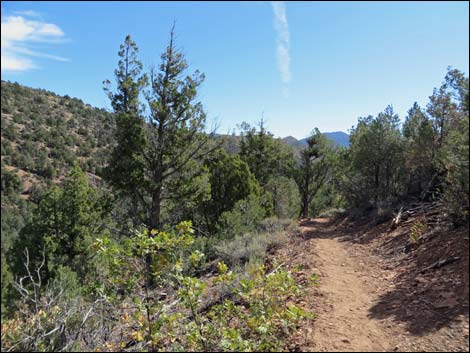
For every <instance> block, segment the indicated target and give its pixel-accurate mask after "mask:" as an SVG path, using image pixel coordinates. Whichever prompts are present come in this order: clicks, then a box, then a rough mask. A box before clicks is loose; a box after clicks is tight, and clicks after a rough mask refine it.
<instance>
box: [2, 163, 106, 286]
mask: <svg viewBox="0 0 470 353" xmlns="http://www.w3.org/2000/svg"><path fill="white" fill-rule="evenodd" d="M108 214H109V204H108V201H107V198H106V197H103V196H102V195H100V194H99V193H98V191H96V190H95V189H93V188H91V187H90V185H89V183H88V180H87V178H86V176H85V175H84V173H83V172H82V171H81V169H80V168H79V167H74V168H72V169H71V170H70V172H69V174H68V176H67V178H66V179H65V182H64V186H63V188H58V187H54V188H52V189H51V190H50V191H49V192H48V193H47V194H46V195H45V197H44V198H43V199H42V200H41V201H40V203H39V205H38V207H37V209H35V210H34V212H33V218H32V220H31V221H30V222H29V223H28V224H27V225H26V226H25V227H24V228H23V229H22V231H21V233H20V236H19V238H18V239H16V241H15V244H14V246H13V249H12V253H11V254H10V256H11V262H12V263H13V264H14V265H13V269H14V273H15V274H17V275H22V274H24V271H25V269H24V266H23V263H22V258H23V256H22V255H23V253H24V251H25V249H26V248H27V249H28V252H29V255H30V259H29V260H30V261H31V263H32V264H37V263H38V262H40V261H41V259H42V256H43V254H45V266H44V268H43V273H42V274H43V276H44V279H45V280H47V279H49V278H53V277H55V275H56V271H57V269H58V268H59V266H60V265H63V266H69V267H70V268H71V269H72V270H73V271H74V272H76V273H77V274H78V276H79V279H80V280H81V281H82V282H84V281H85V278H86V277H87V275H89V274H90V271H91V270H92V268H93V261H92V258H91V256H90V253H89V246H90V245H91V243H92V242H93V240H94V239H95V237H97V236H99V234H101V233H102V232H104V231H105V228H104V226H105V224H106V219H107V215H108Z"/></svg>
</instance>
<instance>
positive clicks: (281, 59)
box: [271, 1, 291, 96]
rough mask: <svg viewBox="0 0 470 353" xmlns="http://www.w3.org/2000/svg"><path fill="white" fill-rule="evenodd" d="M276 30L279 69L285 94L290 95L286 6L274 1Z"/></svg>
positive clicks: (281, 2) (272, 3)
mask: <svg viewBox="0 0 470 353" xmlns="http://www.w3.org/2000/svg"><path fill="white" fill-rule="evenodd" d="M271 6H272V8H273V12H274V28H275V29H276V32H277V49H276V53H277V68H278V70H279V73H280V75H281V80H282V82H283V83H284V88H283V94H284V96H287V95H288V83H289V82H290V80H291V72H290V53H289V24H288V23H287V16H286V4H285V3H284V2H283V1H272V2H271Z"/></svg>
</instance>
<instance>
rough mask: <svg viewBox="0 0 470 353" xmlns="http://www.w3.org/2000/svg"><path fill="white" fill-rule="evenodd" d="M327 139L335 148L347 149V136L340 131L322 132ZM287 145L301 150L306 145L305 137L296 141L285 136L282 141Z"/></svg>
mask: <svg viewBox="0 0 470 353" xmlns="http://www.w3.org/2000/svg"><path fill="white" fill-rule="evenodd" d="M323 134H324V135H325V136H326V137H327V138H328V139H330V140H331V141H333V143H334V144H335V145H336V146H340V147H349V135H348V134H346V133H345V132H342V131H334V132H324V133H323ZM282 141H284V142H285V143H287V144H288V145H291V146H294V147H296V148H301V147H303V146H305V145H307V137H306V138H303V139H301V140H297V139H296V138H295V137H293V136H287V137H284V138H283V139H282Z"/></svg>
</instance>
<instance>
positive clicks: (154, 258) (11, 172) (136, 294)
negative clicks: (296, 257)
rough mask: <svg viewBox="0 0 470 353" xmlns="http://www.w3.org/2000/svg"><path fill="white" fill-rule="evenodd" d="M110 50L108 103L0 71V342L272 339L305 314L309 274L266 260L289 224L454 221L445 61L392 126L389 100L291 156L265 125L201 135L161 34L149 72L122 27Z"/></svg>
mask: <svg viewBox="0 0 470 353" xmlns="http://www.w3.org/2000/svg"><path fill="white" fill-rule="evenodd" d="M118 56H119V62H118V67H117V69H116V70H115V79H116V86H115V88H114V90H113V89H112V88H111V82H110V81H105V91H106V92H107V94H108V96H109V98H110V101H111V105H112V108H113V113H108V112H105V111H104V110H98V109H93V108H91V107H89V106H87V105H85V104H83V102H81V101H80V100H78V99H71V98H69V97H59V96H56V95H55V94H53V93H51V92H46V91H44V90H32V89H29V88H25V87H22V86H20V85H18V84H12V83H8V82H2V97H1V103H2V108H1V109H2V111H1V113H2V114H1V119H2V132H1V136H2V142H1V144H2V156H1V159H2V187H1V191H2V243H1V245H2V247H1V263H2V272H1V281H2V350H14V351H31V350H47V351H49V350H50V351H56V350H62V351H67V350H70V351H73V350H95V349H96V350H110V351H112V350H125V351H131V350H133V351H138V350H150V351H160V350H164V351H183V350H189V351H197V350H204V351H216V350H217V351H218V350H221V351H275V350H284V349H286V348H287V347H286V345H285V344H286V342H285V339H286V338H287V337H288V336H289V335H290V334H292V333H293V332H294V331H295V330H296V328H297V327H298V325H299V323H300V322H301V321H302V320H307V319H309V318H312V317H314V313H308V312H305V311H304V310H302V309H301V308H300V307H299V306H297V305H296V304H295V303H296V298H297V297H298V296H299V295H300V293H301V290H302V289H303V287H302V285H318V278H316V277H315V278H312V279H311V280H310V281H309V282H307V284H302V285H301V284H300V283H296V281H295V279H294V278H295V276H294V274H295V271H296V269H295V268H289V267H288V266H286V265H284V264H278V263H271V262H269V261H265V260H266V257H267V256H268V254H269V253H270V251H271V250H272V249H274V248H276V247H279V246H282V245H284V244H285V243H286V242H287V238H288V235H289V234H290V235H292V234H293V232H294V229H295V224H294V223H293V222H294V220H296V219H297V218H299V217H300V216H301V217H310V216H316V215H319V214H328V213H332V212H335V211H334V210H337V209H341V208H347V209H354V210H356V211H359V212H369V211H370V210H375V211H378V210H389V211H393V210H395V209H397V207H400V206H401V205H403V204H405V203H406V202H411V201H414V202H415V201H418V202H422V201H429V200H440V201H442V202H443V204H444V205H445V208H446V211H447V214H446V215H445V216H446V217H447V218H448V219H449V220H450V221H451V222H452V223H453V224H454V225H455V226H460V225H462V224H467V226H468V220H469V201H468V200H469V183H468V180H469V164H468V160H469V93H468V91H469V83H468V77H466V76H465V75H464V74H463V73H461V72H460V71H458V70H455V69H449V70H448V72H447V75H446V76H445V79H444V82H443V83H442V85H441V86H440V87H439V89H435V90H434V92H433V94H432V96H431V97H430V101H429V104H428V105H427V106H426V108H421V107H420V106H419V105H418V104H417V103H415V104H414V105H413V106H412V107H411V109H410V110H409V111H408V115H407V116H406V117H405V121H404V123H403V125H401V124H400V119H399V117H398V115H397V114H396V113H395V112H394V111H393V108H392V107H391V106H388V107H386V108H385V110H384V111H383V112H381V113H379V114H378V115H377V116H372V115H370V116H367V117H360V118H359V119H358V123H357V125H356V126H355V127H353V128H352V130H351V136H350V145H349V147H340V146H334V145H333V144H331V143H329V142H328V140H327V138H326V137H325V135H324V134H322V133H321V132H320V131H319V130H318V129H314V130H313V131H312V132H311V135H310V136H309V137H308V139H307V141H306V142H307V143H306V145H305V146H304V147H301V148H300V147H299V146H300V145H296V146H297V147H298V149H297V150H296V149H294V148H293V147H292V145H289V144H287V143H284V142H283V141H282V140H281V139H277V138H274V136H273V134H271V133H270V132H269V131H268V130H267V129H266V126H265V124H264V122H263V120H261V122H260V124H259V128H256V127H252V126H250V125H248V124H246V123H242V124H241V134H240V136H226V137H221V136H216V135H215V134H214V133H213V132H211V133H208V132H207V131H206V114H205V112H204V109H203V106H202V103H201V102H199V101H198V99H197V96H198V89H199V87H200V86H201V84H202V83H203V81H204V75H203V74H201V73H199V72H198V71H197V70H196V71H195V73H194V74H193V75H187V74H186V70H187V69H188V64H187V62H186V60H185V58H184V56H183V55H182V53H181V52H179V51H178V50H176V46H175V43H174V33H173V31H171V33H170V39H169V43H168V45H167V47H166V49H165V50H164V52H163V54H162V55H161V61H160V64H159V65H158V66H155V67H156V69H151V70H150V71H149V72H144V70H143V66H142V64H141V62H140V61H139V58H138V47H137V44H136V43H135V42H134V41H133V40H132V39H131V37H130V36H127V37H126V38H125V41H124V43H123V44H122V45H121V47H120V50H119V53H118ZM143 98H145V99H143ZM425 226H426V225H425V224H424V223H416V224H414V225H413V227H412V229H411V233H410V241H411V242H418V241H419V240H420V238H421V236H422V234H423V232H424V229H425ZM227 264H228V265H227Z"/></svg>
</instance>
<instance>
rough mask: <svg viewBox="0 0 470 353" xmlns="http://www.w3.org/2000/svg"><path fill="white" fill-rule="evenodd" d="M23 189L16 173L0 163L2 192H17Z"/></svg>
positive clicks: (7, 193)
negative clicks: (0, 168)
mask: <svg viewBox="0 0 470 353" xmlns="http://www.w3.org/2000/svg"><path fill="white" fill-rule="evenodd" d="M21 191H23V184H22V182H21V179H20V178H19V177H18V175H17V174H16V173H13V172H10V171H8V170H7V169H5V168H4V167H3V165H2V194H5V195H11V194H18V193H20V192H21Z"/></svg>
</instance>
